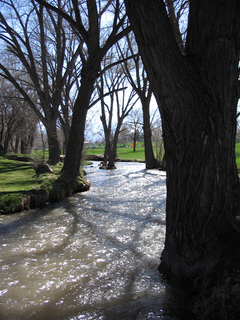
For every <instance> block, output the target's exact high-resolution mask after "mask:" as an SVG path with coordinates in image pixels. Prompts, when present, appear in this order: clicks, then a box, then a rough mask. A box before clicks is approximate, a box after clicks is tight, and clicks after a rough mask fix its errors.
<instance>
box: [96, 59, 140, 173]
mask: <svg viewBox="0 0 240 320" xmlns="http://www.w3.org/2000/svg"><path fill="white" fill-rule="evenodd" d="M126 80H127V79H126V76H125V74H124V73H123V71H122V68H121V65H118V66H117V67H115V68H111V69H109V70H107V71H106V72H105V73H104V74H103V75H102V76H101V81H100V84H99V85H98V89H99V95H100V97H101V117H100V119H101V121H102V125H103V129H104V135H105V143H106V147H105V153H104V161H105V162H107V160H108V161H109V163H108V169H112V168H115V165H114V160H115V159H116V156H117V143H118V136H119V134H120V131H121V127H122V124H123V121H124V119H126V117H127V116H128V115H129V113H130V112H131V110H132V109H133V107H134V105H135V104H136V102H137V101H138V98H136V93H135V92H134V90H131V91H130V93H127V92H126V91H127V89H128V88H127V87H126ZM104 88H105V90H107V93H108V96H107V99H108V102H105V95H104V91H105V90H104ZM115 111H116V112H115ZM115 114H116V123H113V122H114V119H113V118H114V115H115Z"/></svg>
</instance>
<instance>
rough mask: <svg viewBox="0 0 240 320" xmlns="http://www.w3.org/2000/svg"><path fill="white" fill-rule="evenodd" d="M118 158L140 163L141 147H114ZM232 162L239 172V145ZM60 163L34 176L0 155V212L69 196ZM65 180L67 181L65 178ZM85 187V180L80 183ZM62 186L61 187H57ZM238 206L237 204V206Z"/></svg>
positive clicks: (27, 166) (92, 151)
mask: <svg viewBox="0 0 240 320" xmlns="http://www.w3.org/2000/svg"><path fill="white" fill-rule="evenodd" d="M103 151H104V149H103V148H91V149H87V150H86V153H87V154H91V155H99V154H102V153H103ZM117 154H118V157H119V158H120V159H123V160H131V161H144V159H145V155H144V148H143V147H137V148H136V151H135V152H133V148H129V147H126V148H118V149H117ZM236 163H237V167H238V172H239V173H240V143H237V144H236ZM62 165H63V164H62V163H58V164H57V165H55V166H51V169H52V170H53V173H54V174H49V173H45V174H41V175H36V173H35V170H34V167H33V165H32V164H31V163H30V162H24V161H16V160H8V159H6V158H5V157H4V156H1V155H0V181H1V186H0V213H12V212H15V211H22V210H24V209H28V208H29V207H33V206H40V205H42V204H45V203H46V202H47V201H50V200H59V199H61V198H62V197H64V196H65V195H68V194H71V192H72V189H73V187H76V183H78V182H76V181H73V180H74V179H73V180H71V183H72V185H69V184H68V185H67V183H65V182H64V181H63V178H61V179H62V180H61V179H60V178H59V175H58V173H59V172H60V171H61V168H62ZM66 181H69V179H67V178H66ZM81 183H82V184H85V185H86V181H81ZM61 186H63V187H61ZM239 206H240V205H239Z"/></svg>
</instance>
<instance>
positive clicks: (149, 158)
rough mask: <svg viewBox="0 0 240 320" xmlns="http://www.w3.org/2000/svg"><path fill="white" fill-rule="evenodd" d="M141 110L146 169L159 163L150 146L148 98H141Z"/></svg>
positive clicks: (157, 166) (158, 165)
mask: <svg viewBox="0 0 240 320" xmlns="http://www.w3.org/2000/svg"><path fill="white" fill-rule="evenodd" d="M141 101H142V110H143V124H144V126H143V129H144V130H143V134H144V146H145V148H144V149H145V165H146V169H155V168H159V167H160V164H159V162H158V161H157V159H156V158H155V157H154V153H153V147H152V139H151V136H152V132H151V126H150V115H149V102H148V99H141Z"/></svg>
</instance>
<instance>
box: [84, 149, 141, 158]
mask: <svg viewBox="0 0 240 320" xmlns="http://www.w3.org/2000/svg"><path fill="white" fill-rule="evenodd" d="M86 150H87V154H88V155H99V154H103V153H104V148H92V149H90V148H89V149H86ZM117 155H118V157H119V158H120V159H123V160H131V161H144V160H145V154H144V147H136V151H135V152H133V148H129V147H126V148H117Z"/></svg>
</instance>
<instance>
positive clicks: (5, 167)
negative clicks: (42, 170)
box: [0, 162, 33, 174]
mask: <svg viewBox="0 0 240 320" xmlns="http://www.w3.org/2000/svg"><path fill="white" fill-rule="evenodd" d="M29 169H33V166H32V165H31V164H29V163H22V162H19V163H16V162H14V163H9V162H6V163H4V162H3V163H1V164H0V174H1V173H6V172H10V171H18V170H29Z"/></svg>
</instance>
